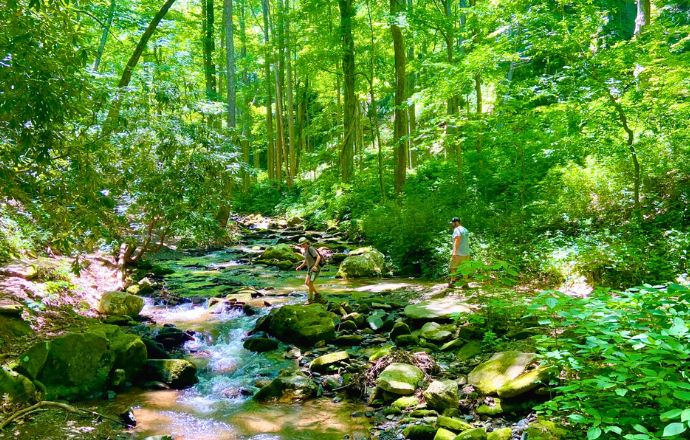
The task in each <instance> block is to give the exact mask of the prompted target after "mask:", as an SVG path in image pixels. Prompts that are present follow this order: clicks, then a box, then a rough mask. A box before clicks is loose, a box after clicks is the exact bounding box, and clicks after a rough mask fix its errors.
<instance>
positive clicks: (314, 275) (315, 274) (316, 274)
mask: <svg viewBox="0 0 690 440" xmlns="http://www.w3.org/2000/svg"><path fill="white" fill-rule="evenodd" d="M320 273H321V269H318V270H317V271H316V272H314V271H313V270H311V269H310V270H309V279H310V280H311V282H312V283H313V282H314V281H316V279H317V278H318V277H319V274H320Z"/></svg>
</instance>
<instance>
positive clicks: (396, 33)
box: [390, 0, 407, 194]
mask: <svg viewBox="0 0 690 440" xmlns="http://www.w3.org/2000/svg"><path fill="white" fill-rule="evenodd" d="M404 10H405V5H404V3H403V0H390V12H391V15H392V16H393V22H392V23H391V34H392V35H393V51H394V57H395V101H394V102H395V116H394V118H395V120H394V125H393V142H394V144H395V192H396V193H397V194H399V193H400V192H401V191H402V188H403V185H404V184H405V172H406V168H407V149H406V146H407V142H406V140H405V136H406V135H407V110H406V109H405V108H404V106H405V99H406V96H405V90H406V87H405V41H404V39H403V34H402V30H401V29H400V26H399V25H398V22H397V20H398V18H397V17H398V15H399V14H400V13H401V12H403V11H404Z"/></svg>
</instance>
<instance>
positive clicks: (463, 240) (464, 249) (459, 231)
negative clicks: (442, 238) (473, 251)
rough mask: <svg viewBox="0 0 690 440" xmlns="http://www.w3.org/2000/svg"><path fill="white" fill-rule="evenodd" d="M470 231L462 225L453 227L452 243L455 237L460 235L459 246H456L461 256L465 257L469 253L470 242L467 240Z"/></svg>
mask: <svg viewBox="0 0 690 440" xmlns="http://www.w3.org/2000/svg"><path fill="white" fill-rule="evenodd" d="M469 234H470V231H468V230H467V229H465V227H464V226H458V227H457V228H455V229H453V243H455V237H460V247H459V248H458V255H460V256H461V257H466V256H468V255H470V242H469Z"/></svg>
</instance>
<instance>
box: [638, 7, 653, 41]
mask: <svg viewBox="0 0 690 440" xmlns="http://www.w3.org/2000/svg"><path fill="white" fill-rule="evenodd" d="M651 22H652V2H651V0H637V17H635V35H640V34H641V33H642V30H643V29H644V28H645V27H647V26H649V25H650V24H651Z"/></svg>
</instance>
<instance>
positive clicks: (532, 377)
mask: <svg viewBox="0 0 690 440" xmlns="http://www.w3.org/2000/svg"><path fill="white" fill-rule="evenodd" d="M548 378H549V370H548V368H546V367H539V368H535V369H534V370H531V371H528V372H526V373H523V374H521V375H520V376H518V377H516V378H515V379H513V380H511V381H509V382H506V383H505V384H503V386H502V387H501V388H499V389H498V391H497V393H498V395H499V397H505V398H511V397H517V396H520V395H522V394H525V393H527V392H529V391H532V390H534V389H535V388H537V387H539V386H541V385H542V384H543V383H544V382H546V381H547V380H548Z"/></svg>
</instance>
